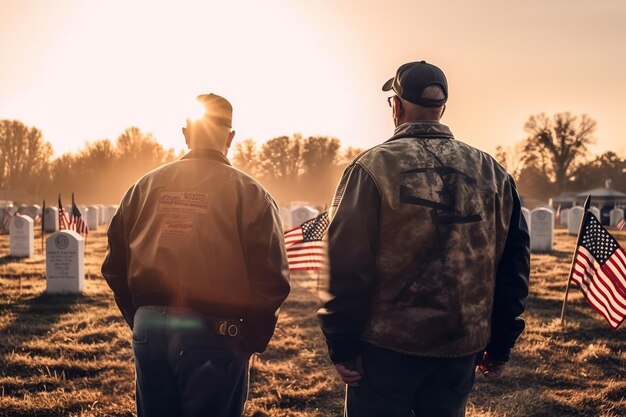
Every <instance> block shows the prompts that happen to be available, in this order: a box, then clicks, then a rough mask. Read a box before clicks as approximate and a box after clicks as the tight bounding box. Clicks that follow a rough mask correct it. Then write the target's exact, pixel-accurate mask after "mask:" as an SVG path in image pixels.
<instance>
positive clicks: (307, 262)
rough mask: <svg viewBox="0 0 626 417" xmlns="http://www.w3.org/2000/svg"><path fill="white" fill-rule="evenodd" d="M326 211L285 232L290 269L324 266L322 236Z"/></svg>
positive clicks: (326, 227)
mask: <svg viewBox="0 0 626 417" xmlns="http://www.w3.org/2000/svg"><path fill="white" fill-rule="evenodd" d="M329 223H330V222H329V220H328V212H323V213H322V214H320V215H319V216H317V217H315V218H313V219H311V220H307V221H306V222H304V223H302V224H301V225H300V226H298V227H295V228H293V229H291V230H288V231H286V232H285V249H286V250H287V260H288V262H289V270H290V271H315V270H318V269H321V268H322V267H324V266H326V264H327V262H326V250H325V245H324V242H323V241H322V238H323V237H324V233H326V229H328V224H329Z"/></svg>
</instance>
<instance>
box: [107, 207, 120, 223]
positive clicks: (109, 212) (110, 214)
mask: <svg viewBox="0 0 626 417" xmlns="http://www.w3.org/2000/svg"><path fill="white" fill-rule="evenodd" d="M117 207H118V206H106V207H105V209H104V223H105V224H109V223H111V219H112V218H113V215H115V212H116V211H117Z"/></svg>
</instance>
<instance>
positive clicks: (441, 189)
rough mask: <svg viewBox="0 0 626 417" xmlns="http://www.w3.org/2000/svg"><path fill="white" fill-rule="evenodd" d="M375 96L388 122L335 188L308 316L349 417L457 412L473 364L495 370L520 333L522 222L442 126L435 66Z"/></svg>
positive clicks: (489, 169) (511, 191)
mask: <svg viewBox="0 0 626 417" xmlns="http://www.w3.org/2000/svg"><path fill="white" fill-rule="evenodd" d="M383 90H384V91H393V93H394V94H395V95H393V96H392V97H389V98H388V101H389V105H390V107H391V109H392V116H393V120H394V125H395V126H396V130H395V132H394V135H393V136H392V137H391V138H390V139H388V140H387V141H385V142H384V143H382V144H380V145H378V146H375V147H374V148H372V149H370V150H368V151H366V152H364V153H363V154H362V155H360V156H359V157H358V158H357V159H356V160H355V161H354V162H353V163H352V164H351V165H350V166H349V167H348V168H347V169H346V171H345V172H344V175H343V177H342V179H341V181H340V183H339V186H338V187H337V192H336V195H335V198H334V200H333V206H332V207H331V209H332V211H333V215H332V220H331V224H330V226H329V231H328V244H329V263H330V278H329V282H328V283H327V285H326V288H325V290H324V291H323V292H322V294H321V295H322V301H323V303H324V305H323V307H322V308H321V309H320V311H319V313H318V314H319V317H320V320H321V323H322V330H323V332H324V335H325V337H326V341H327V344H328V348H329V353H330V357H331V359H332V361H333V362H334V363H335V366H336V368H337V371H338V373H339V375H340V376H341V378H342V379H343V381H344V382H346V383H347V384H348V385H349V388H348V395H347V412H348V416H349V417H359V416H385V417H395V416H398V417H406V416H408V415H409V414H410V413H411V412H413V413H414V414H415V415H416V416H418V417H457V416H463V415H464V414H465V404H466V401H467V398H468V395H469V393H470V390H471V388H472V385H473V382H474V367H475V365H476V364H477V363H479V364H480V369H481V371H482V372H483V373H484V374H485V376H488V377H494V376H498V375H499V374H500V373H501V372H502V370H503V368H504V364H505V363H506V361H508V359H509V352H510V350H511V348H512V347H513V345H514V344H515V340H516V339H517V337H518V336H519V334H520V333H521V332H522V330H523V329H524V321H523V320H522V319H521V318H520V315H521V314H522V312H523V311H524V308H525V300H526V296H527V294H528V275H529V253H530V252H529V236H528V228H527V225H526V222H525V220H524V216H522V215H521V207H520V200H519V197H518V194H517V191H516V189H515V184H514V182H513V180H512V178H511V177H510V176H509V175H508V174H507V173H506V171H505V170H504V168H502V167H501V166H500V165H499V164H498V163H497V162H496V161H495V160H494V159H493V158H492V157H491V156H489V155H488V154H486V153H485V152H482V151H480V150H478V149H476V148H473V147H471V146H469V145H467V144H465V143H463V142H460V141H458V140H456V139H455V138H454V136H453V135H452V132H451V131H450V129H449V128H448V127H447V126H445V125H443V124H441V123H440V122H439V120H440V119H441V117H442V115H443V113H444V111H445V103H446V101H447V98H448V84H447V80H446V77H445V75H444V74H443V72H442V71H441V70H440V69H439V68H437V67H436V66H434V65H432V64H429V63H427V62H424V61H419V62H410V63H408V64H405V65H402V66H401V67H400V68H398V70H397V73H396V76H395V77H394V78H392V79H390V80H389V81H387V82H386V83H385V85H384V86H383Z"/></svg>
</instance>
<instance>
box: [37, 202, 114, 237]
mask: <svg viewBox="0 0 626 417" xmlns="http://www.w3.org/2000/svg"><path fill="white" fill-rule="evenodd" d="M117 207H118V206H116V205H110V206H104V205H101V204H100V205H95V206H78V210H80V213H81V216H83V218H84V220H85V222H87V226H88V227H89V230H96V229H97V228H98V227H99V226H101V225H106V224H109V222H110V221H111V218H112V217H113V215H114V214H115V211H116V210H117ZM43 216H44V230H45V231H46V232H56V231H58V230H59V209H58V208H56V207H46V209H45V211H44V213H43Z"/></svg>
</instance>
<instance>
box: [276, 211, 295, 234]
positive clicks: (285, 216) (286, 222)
mask: <svg viewBox="0 0 626 417" xmlns="http://www.w3.org/2000/svg"><path fill="white" fill-rule="evenodd" d="M278 210H279V211H280V219H281V220H282V222H283V228H284V229H285V230H287V229H291V228H292V227H293V226H292V222H291V209H290V208H289V207H285V206H280V207H278Z"/></svg>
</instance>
